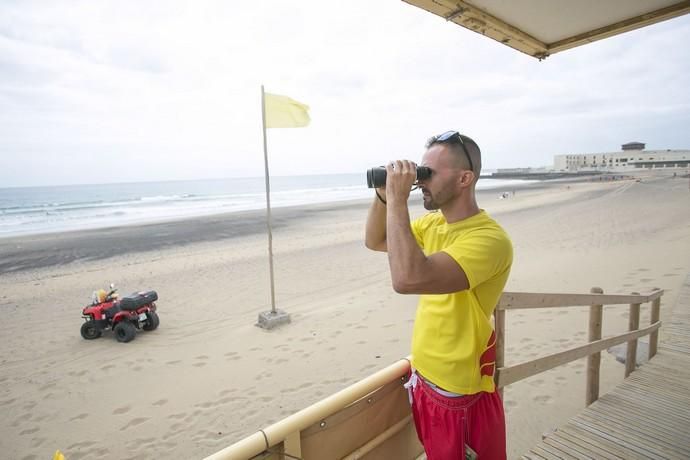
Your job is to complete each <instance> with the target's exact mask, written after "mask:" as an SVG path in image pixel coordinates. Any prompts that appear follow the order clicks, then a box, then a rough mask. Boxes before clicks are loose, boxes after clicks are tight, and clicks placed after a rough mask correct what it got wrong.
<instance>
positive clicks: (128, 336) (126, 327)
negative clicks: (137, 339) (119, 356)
mask: <svg viewBox="0 0 690 460" xmlns="http://www.w3.org/2000/svg"><path fill="white" fill-rule="evenodd" d="M113 332H114V333H115V338H116V339H117V341H118V342H123V343H124V342H129V341H131V340H132V339H134V336H136V335H137V329H136V328H135V327H134V324H132V323H130V322H129V321H120V322H119V323H117V325H116V326H115V327H114V328H113Z"/></svg>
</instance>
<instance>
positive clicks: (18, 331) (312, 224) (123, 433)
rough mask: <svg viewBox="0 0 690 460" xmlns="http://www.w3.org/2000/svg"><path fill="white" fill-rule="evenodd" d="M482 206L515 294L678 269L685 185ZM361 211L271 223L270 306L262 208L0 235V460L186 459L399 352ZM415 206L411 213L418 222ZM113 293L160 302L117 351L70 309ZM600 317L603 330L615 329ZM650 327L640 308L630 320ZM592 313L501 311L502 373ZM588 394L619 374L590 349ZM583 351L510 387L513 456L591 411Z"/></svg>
mask: <svg viewBox="0 0 690 460" xmlns="http://www.w3.org/2000/svg"><path fill="white" fill-rule="evenodd" d="M498 195H499V192H498V191H491V192H484V193H482V194H481V196H480V205H481V206H482V207H483V208H486V209H487V210H488V211H489V212H490V213H492V214H493V215H494V216H495V217H496V218H497V219H498V220H499V222H501V223H502V224H503V225H504V227H505V228H506V229H507V230H508V232H509V233H510V235H511V237H512V239H513V242H514V246H515V256H516V257H515V264H514V267H513V273H512V276H511V279H510V281H509V283H508V288H507V289H508V290H512V291H536V292H588V291H589V289H590V288H591V287H592V286H599V287H601V288H603V289H604V291H605V292H607V293H628V292H631V291H633V290H637V291H645V290H649V289H651V288H654V287H660V288H663V289H665V290H666V295H665V296H664V298H663V306H662V319H663V318H664V311H665V310H664V308H667V307H668V306H670V305H672V303H673V302H674V299H675V295H676V293H677V290H678V287H679V285H680V283H681V282H682V279H683V278H684V276H685V275H686V274H687V273H688V272H689V271H690V205H689V204H688V203H690V191H689V190H688V183H687V180H681V179H671V178H651V177H650V178H645V179H644V180H643V181H642V182H635V181H615V182H604V183H600V182H579V183H550V184H546V185H543V186H541V187H535V188H532V189H525V190H518V191H517V193H516V195H515V196H514V197H511V198H509V199H505V200H498V199H497V197H498ZM367 206H368V202H366V203H344V204H342V203H341V204H336V205H317V206H311V207H302V208H285V209H281V210H279V211H277V212H275V219H276V225H275V229H274V240H273V244H274V253H275V276H276V279H275V282H276V302H277V304H278V307H279V308H281V309H284V310H287V311H288V312H289V313H290V314H291V315H292V318H293V322H292V324H290V325H288V326H285V327H282V328H280V329H278V330H275V331H272V332H266V331H263V330H260V329H258V328H256V327H254V325H253V324H254V322H255V321H256V316H257V314H258V313H259V312H260V311H263V310H267V309H269V308H270V295H269V275H268V261H267V249H266V236H265V223H264V220H263V219H264V216H263V214H262V213H251V212H250V213H245V214H241V215H228V216H219V217H208V218H204V219H199V220H196V221H186V222H185V221H183V222H171V223H166V224H156V225H148V226H139V227H129V228H122V229H112V230H108V231H100V232H86V231H85V232H78V233H72V234H67V233H66V234H60V235H52V236H40V237H39V236H35V237H26V238H14V239H4V240H0V275H1V276H0V311H1V312H2V314H3V326H2V328H0V340H1V341H2V343H3V346H2V351H1V352H0V384H1V385H0V409H1V410H2V413H3V416H2V420H1V421H0V452H2V457H3V458H12V459H15V458H16V459H26V460H29V459H44V458H49V457H50V455H52V453H53V452H54V451H55V450H56V449H60V450H62V451H63V452H64V453H65V455H66V457H67V459H68V460H75V459H85V458H94V457H101V458H118V459H125V458H163V457H165V456H168V455H174V456H175V457H176V458H199V457H202V456H204V455H208V454H210V453H212V452H215V451H216V450H219V449H221V448H223V447H225V446H226V445H228V444H231V443H232V442H234V441H236V440H238V439H239V438H241V437H242V436H244V435H246V434H249V433H251V432H253V431H255V430H256V429H257V428H260V427H262V426H264V425H266V424H269V423H271V422H274V421H276V420H278V419H280V418H282V417H284V416H286V415H289V414H291V413H293V412H294V411H296V410H298V409H300V408H302V407H304V406H305V405H308V404H310V403H313V402H315V401H317V400H319V399H320V398H322V397H324V396H326V395H328V394H330V393H332V392H335V391H337V390H339V389H341V388H343V387H344V386H346V385H348V384H350V383H352V382H354V381H356V380H358V379H360V378H362V377H363V376H365V375H368V374H369V373H371V372H372V371H374V370H376V369H379V368H381V367H383V366H385V365H387V364H389V363H391V362H392V361H395V360H397V359H398V358H400V357H403V356H406V355H407V354H408V353H409V341H410V337H411V329H412V321H413V318H414V311H415V306H416V298H415V297H414V296H401V295H398V294H395V293H394V292H393V291H392V289H391V287H390V278H389V275H388V268H387V260H386V257H385V255H382V254H377V253H373V252H370V251H367V250H366V249H365V248H364V246H363V243H362V237H363V227H364V220H365V217H366V208H367ZM422 211H423V209H421V206H420V205H419V204H417V205H415V213H417V214H419V213H421V212H422ZM110 282H115V283H116V284H117V285H118V286H119V288H120V291H121V292H122V293H124V294H126V293H129V292H132V291H136V290H141V289H155V290H157V291H158V293H159V296H160V300H159V302H158V305H159V312H160V318H161V326H160V328H159V329H158V330H156V331H154V332H150V333H146V332H140V333H139V334H138V335H137V338H136V339H135V340H134V341H133V342H131V343H128V344H120V343H118V342H116V341H115V339H114V338H113V337H112V335H111V334H109V333H108V334H105V335H104V336H103V337H101V338H100V339H98V340H94V341H85V340H83V339H82V338H81V337H80V335H79V327H80V326H81V322H82V320H81V317H80V312H81V308H82V307H83V306H84V305H85V304H86V303H87V302H88V301H89V299H90V294H91V291H92V290H94V289H97V288H100V287H104V286H106V285H107V284H108V283H110ZM626 318H627V308H626V307H615V308H611V309H610V310H607V311H606V312H605V314H604V334H612V333H614V332H620V331H623V330H625V329H626V328H627V319H626ZM642 321H643V323H644V322H646V321H648V312H644V314H643V319H642ZM586 333H587V309H586V308H585V309H583V308H573V309H568V310H553V311H551V310H545V311H534V312H531V311H519V312H514V313H513V312H510V313H509V315H508V318H507V340H506V347H507V348H506V349H507V362H508V363H509V364H510V363H517V362H521V361H525V360H528V359H531V358H534V357H537V356H543V355H546V354H549V353H553V352H555V351H557V350H560V349H565V348H569V347H572V346H574V345H577V344H580V343H583V342H584V341H586ZM602 358H603V359H602V384H601V391H602V393H603V392H605V391H606V390H607V389H608V388H611V386H613V385H615V384H616V383H617V382H619V381H620V380H621V379H622V376H623V365H622V364H620V363H618V362H616V361H615V359H614V357H612V356H609V355H605V356H603V357H602ZM584 372H585V364H584V360H582V361H577V362H574V363H571V364H569V365H566V366H563V367H561V368H558V369H555V370H552V371H549V372H546V373H544V374H541V375H538V376H535V377H533V378H531V379H528V380H526V381H524V382H521V383H518V384H515V385H513V386H511V387H509V388H507V390H506V392H505V406H506V410H507V414H508V432H509V456H510V457H511V458H512V457H515V456H516V455H517V454H518V453H519V452H522V451H524V450H526V448H527V447H528V446H529V445H531V444H533V443H534V442H535V441H536V440H538V439H539V437H540V435H541V433H542V432H543V431H546V430H547V429H549V428H550V427H552V426H554V425H556V424H558V423H560V422H562V421H563V420H565V419H567V418H568V417H569V416H570V415H572V414H573V413H575V412H576V411H577V410H578V409H580V408H581V407H582V406H583V404H584V383H585V381H584V380H585V379H584Z"/></svg>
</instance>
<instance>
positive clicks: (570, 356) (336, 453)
mask: <svg viewBox="0 0 690 460" xmlns="http://www.w3.org/2000/svg"><path fill="white" fill-rule="evenodd" d="M663 294H664V292H663V291H662V290H658V289H657V290H654V291H652V292H651V293H648V294H636V293H634V294H630V295H605V294H603V292H602V290H601V289H599V288H592V290H591V293H590V294H539V293H521V292H505V293H504V294H503V296H502V297H501V299H500V301H499V303H498V305H497V307H496V312H495V327H496V337H497V339H496V348H497V349H496V367H497V372H496V384H497V387H498V388H499V389H502V388H503V387H506V386H508V385H510V384H511V383H515V382H518V381H520V380H522V379H525V378H527V377H531V376H533V375H536V374H539V373H541V372H544V371H546V370H549V369H552V368H554V367H557V366H560V365H563V364H566V363H569V362H571V361H574V360H576V359H580V358H584V357H587V358H588V365H587V392H586V396H585V403H586V404H587V405H589V404H591V403H592V402H594V401H596V399H597V398H598V397H599V368H600V360H601V351H602V350H604V349H606V348H609V347H611V346H614V345H618V344H621V343H624V342H627V343H628V347H627V357H626V365H625V376H626V377H627V376H628V375H630V373H631V372H632V371H633V370H634V369H635V363H636V355H637V339H638V338H640V337H642V336H644V335H647V334H649V335H650V343H649V358H652V357H653V356H654V355H655V354H656V350H657V342H658V331H659V327H660V326H661V322H660V321H659V314H660V306H661V296H662V295H663ZM648 302H651V314H650V323H651V324H650V325H649V326H647V327H645V328H643V329H639V322H640V305H641V304H643V303H648ZM625 304H629V305H630V317H629V322H628V326H629V327H628V329H629V331H628V332H626V333H623V334H620V335H617V336H614V337H608V338H606V339H602V338H601V326H602V312H603V308H604V306H606V305H625ZM576 306H580V307H581V306H589V307H590V316H589V343H587V344H586V345H583V346H579V347H576V348H572V349H569V350H565V351H562V352H559V353H556V354H553V355H549V356H545V357H542V358H538V359H535V360H532V361H527V362H524V363H520V364H516V365H514V366H510V367H505V366H504V357H505V351H504V344H505V326H506V324H505V315H506V311H507V310H517V309H526V308H530V309H532V308H564V307H576ZM409 370H410V363H409V359H408V358H406V359H401V360H400V361H397V362H395V363H393V364H392V365H390V366H388V367H386V368H385V369H382V370H380V371H378V372H376V373H375V374H373V375H371V376H369V377H367V378H365V379H363V380H360V381H359V382H356V383H354V384H353V385H351V386H349V387H347V388H345V389H343V390H341V391H339V392H338V393H335V394H333V395H331V396H329V397H327V398H325V399H323V400H321V401H319V402H317V403H315V404H313V405H311V406H309V407H307V408H306V409H303V410H301V411H299V412H297V413H296V414H293V415H291V416H289V417H287V418H285V419H283V420H281V421H279V422H277V423H275V424H273V425H271V426H269V427H267V428H264V429H263V430H259V431H257V432H256V433H254V434H253V435H250V436H248V437H246V438H244V439H242V440H240V441H238V442H237V443H235V444H233V445H231V446H229V447H226V448H225V449H223V450H221V451H219V452H216V453H215V454H213V455H211V456H209V457H207V460H221V459H223V460H229V459H233V460H245V459H250V458H261V459H284V458H298V459H299V458H304V459H311V458H318V459H319V460H321V459H331V458H332V459H336V458H337V459H356V458H363V457H364V456H365V455H366V454H367V453H370V452H372V451H374V450H375V449H385V452H386V453H385V454H383V455H379V457H380V458H408V459H414V458H416V457H417V456H418V455H419V454H420V453H421V452H422V447H421V445H420V444H419V443H418V442H417V438H416V434H415V431H414V427H413V423H412V421H411V417H410V410H409V405H408V403H407V394H406V390H404V388H403V387H402V385H401V384H400V380H401V379H402V380H403V381H404V379H405V376H406V375H407V373H408V372H409ZM499 391H502V390H499ZM372 420H374V422H372ZM355 431H357V432H358V433H359V434H358V435H355V434H353V432H355ZM319 436H320V437H319ZM329 436H330V437H329ZM379 453H380V451H379Z"/></svg>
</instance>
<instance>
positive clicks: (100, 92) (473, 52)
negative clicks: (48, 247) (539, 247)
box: [0, 0, 690, 187]
mask: <svg viewBox="0 0 690 460" xmlns="http://www.w3.org/2000/svg"><path fill="white" fill-rule="evenodd" d="M288 3H289V4H290V5H289V6H288ZM688 43H690V16H684V17H681V18H676V19H672V20H670V21H666V22H662V23H660V24H656V25H653V26H651V27H646V28H643V29H640V30H637V31H633V32H629V33H626V34H623V35H620V36H617V37H614V38H611V39H607V40H604V41H600V42H596V43H592V44H589V45H586V46H583V47H581V48H576V49H574V50H569V51H565V52H562V53H558V54H556V55H554V56H551V57H549V58H548V59H546V60H545V61H542V62H539V61H537V60H536V59H534V58H531V57H529V56H527V55H524V54H522V53H519V52H517V51H514V50H512V49H510V48H507V47H505V46H503V45H500V44H499V43H497V42H495V41H493V40H490V39H488V38H485V37H482V36H480V35H478V34H475V33H472V32H470V31H467V30H465V29H463V28H461V27H459V26H457V25H454V24H452V23H446V22H445V21H444V20H443V19H441V18H439V17H437V16H434V15H432V14H430V13H427V12H425V11H423V10H421V9H418V8H416V7H413V6H410V5H408V4H406V3H403V2H401V1H397V0H388V1H367V0H356V1H355V0H352V1H340V2H338V1H335V2H323V1H317V0H311V1H299V2H285V1H277V0H276V1H256V2H236V1H217V2H214V1H186V2H182V1H170V0H165V1H164V0H161V1H136V2H134V1H129V2H127V1H98V0H93V1H92V0H88V1H83V2H82V1H64V2H61V1H48V0H46V1H43V2H39V1H10V0H3V1H2V2H0V187H2V186H23V185H53V184H73V183H100V182H127V181H145V180H174V179H200V178H221V177H238V176H261V175H263V144H262V137H261V107H260V85H261V84H262V83H263V84H264V85H265V87H266V91H268V92H273V93H278V94H285V95H288V96H290V97H292V98H294V99H297V100H299V101H301V102H304V103H306V104H308V105H309V106H310V107H311V111H310V114H311V118H312V123H311V125H310V126H309V127H307V128H301V129H280V130H279V129H273V130H269V134H268V146H269V162H270V170H271V174H272V175H294V174H315V173H339V172H347V173H350V172H362V173H364V171H365V170H366V169H367V168H369V167H371V166H375V165H379V164H382V163H384V162H386V161H389V160H391V159H395V158H409V159H412V160H419V159H420V157H421V155H422V153H423V144H424V141H425V140H426V138H427V137H429V136H430V135H432V134H436V133H439V132H442V131H445V130H448V129H456V130H459V131H461V132H462V133H464V134H467V135H469V136H470V137H473V138H474V139H475V140H476V141H477V142H478V143H479V145H480V147H481V148H482V151H483V157H484V167H485V168H502V167H517V166H543V165H550V164H552V162H553V155H555V154H563V153H585V152H607V151H615V150H618V149H619V148H620V145H621V144H622V143H625V142H629V141H642V142H646V143H647V148H649V149H666V148H670V149H687V148H690V46H688Z"/></svg>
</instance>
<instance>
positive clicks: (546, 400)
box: [532, 395, 552, 403]
mask: <svg viewBox="0 0 690 460" xmlns="http://www.w3.org/2000/svg"><path fill="white" fill-rule="evenodd" d="M551 399H552V398H551V396H548V395H539V396H535V397H534V398H532V401H534V402H539V403H550V402H551Z"/></svg>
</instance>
